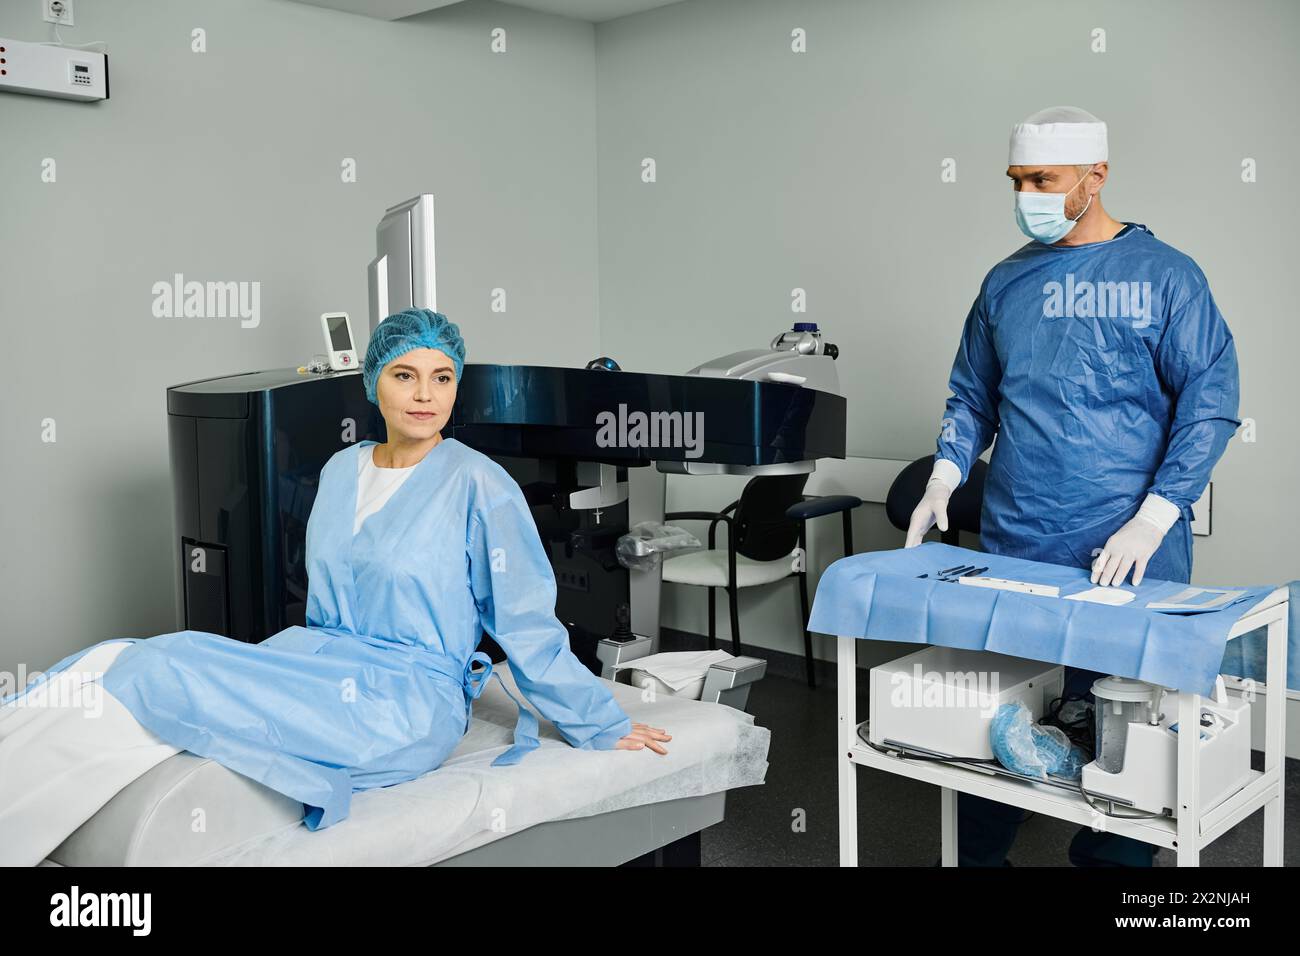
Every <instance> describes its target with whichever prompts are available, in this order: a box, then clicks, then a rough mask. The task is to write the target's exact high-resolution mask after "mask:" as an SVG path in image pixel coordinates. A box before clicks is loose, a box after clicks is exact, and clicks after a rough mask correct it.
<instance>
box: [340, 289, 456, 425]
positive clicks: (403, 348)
mask: <svg viewBox="0 0 1300 956" xmlns="http://www.w3.org/2000/svg"><path fill="white" fill-rule="evenodd" d="M412 349H437V350H438V351H439V352H441V353H443V354H444V355H446V356H447V358H449V359H451V362H452V365H453V366H454V367H455V369H456V381H457V382H459V381H460V373H461V369H463V368H464V367H465V342H464V340H463V339H462V338H461V337H460V329H458V328H456V323H454V322H449V321H448V320H447V317H446V316H445V315H443V314H442V313H441V312H431V311H429V310H428V309H407V310H406V311H405V312H395V313H394V314H392V315H390V316H389V317H388V318H386V319H384V321H382V322H380V323H379V324H378V325H377V326H375V331H374V332H373V333H372V334H371V336H370V344H369V345H367V346H366V361H365V365H364V366H363V367H362V370H361V380H362V381H363V382H365V385H366V398H368V399H370V401H371V402H373V403H374V404H376V405H378V404H379V396H378V395H377V394H376V392H375V388H376V386H377V384H378V382H379V373H380V372H382V371H383V370H384V366H386V365H387V364H388V363H389V362H391V361H393V360H394V359H396V358H400V357H401V356H403V355H405V354H406V353H407V352H409V351H411V350H412Z"/></svg>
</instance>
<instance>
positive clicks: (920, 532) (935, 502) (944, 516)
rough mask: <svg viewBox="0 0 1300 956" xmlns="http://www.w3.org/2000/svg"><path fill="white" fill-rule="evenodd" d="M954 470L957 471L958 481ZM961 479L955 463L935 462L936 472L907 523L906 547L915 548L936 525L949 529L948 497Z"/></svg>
mask: <svg viewBox="0 0 1300 956" xmlns="http://www.w3.org/2000/svg"><path fill="white" fill-rule="evenodd" d="M952 472H956V481H954V480H953V476H952ZM960 481H961V471H960V470H959V469H958V468H957V466H956V465H955V464H953V463H952V462H950V461H945V460H944V459H942V458H941V459H939V460H938V461H936V462H935V463H934V472H933V473H932V474H931V476H930V480H929V482H927V483H926V486H925V494H924V495H922V496H921V500H920V502H919V503H918V504H917V506H916V508H915V509H913V511H912V520H911V521H910V522H908V525H907V542H906V543H905V544H904V545H903V547H905V548H915V547H916V546H917V545H918V544H920V543H921V539H922V538H924V537H925V533H926V532H927V531H929V530H930V529H931V528H933V527H934V526H935V525H938V526H939V530H940V531H947V530H948V499H949V498H951V497H952V492H953V489H954V488H956V487H957V483H958V482H960Z"/></svg>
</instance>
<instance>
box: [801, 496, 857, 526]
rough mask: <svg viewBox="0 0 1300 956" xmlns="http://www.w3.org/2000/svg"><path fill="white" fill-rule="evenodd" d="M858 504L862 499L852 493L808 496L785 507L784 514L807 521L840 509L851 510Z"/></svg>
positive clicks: (835, 512) (834, 512)
mask: <svg viewBox="0 0 1300 956" xmlns="http://www.w3.org/2000/svg"><path fill="white" fill-rule="evenodd" d="M860 504H862V499H861V498H858V497H855V496H853V495H824V496H821V497H808V498H805V499H804V500H803V501H800V502H796V503H795V504H792V505H791V506H790V507H789V508H786V509H785V516H786V517H787V518H790V519H792V520H794V521H807V520H808V519H809V518H820V517H822V516H823V515H833V514H837V513H839V512H841V511H852V510H853V509H854V508H856V507H857V506H858V505H860Z"/></svg>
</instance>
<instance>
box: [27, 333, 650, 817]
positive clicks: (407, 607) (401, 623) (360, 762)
mask: <svg viewBox="0 0 1300 956" xmlns="http://www.w3.org/2000/svg"><path fill="white" fill-rule="evenodd" d="M464 354H465V353H464V344H463V342H462V340H461V337H460V334H459V331H458V329H457V328H456V326H455V325H454V324H452V323H450V322H448V321H447V319H446V318H445V317H444V316H442V315H440V314H438V313H435V312H430V311H428V310H426V309H417V310H408V311H407V312H402V313H398V314H396V315H392V316H389V317H388V318H387V319H385V320H384V321H383V322H382V323H380V324H379V326H378V327H377V328H376V329H375V332H374V333H373V335H372V336H371V341H370V343H369V347H368V349H367V353H366V360H365V368H364V381H365V387H366V394H367V397H368V398H369V399H370V400H371V401H372V402H375V404H377V405H378V406H379V408H380V411H381V412H382V413H383V416H384V420H385V424H386V427H387V441H386V442H385V443H384V444H382V445H379V444H376V443H375V442H372V441H363V442H360V443H357V444H354V445H349V446H347V447H345V448H343V449H342V450H340V451H339V452H337V453H336V454H335V455H334V456H333V457H332V458H331V459H330V460H329V461H328V462H327V463H326V465H325V467H324V469H323V470H322V471H321V476H320V484H319V486H318V490H317V494H316V498H315V501H314V503H313V505H312V510H311V517H310V519H309V521H308V524H307V569H308V582H309V584H308V596H307V626H306V627H290V628H287V629H286V630H284V631H281V632H280V633H278V634H275V635H273V636H272V637H270V638H268V639H267V640H265V641H263V642H262V643H261V644H244V643H241V642H239V641H235V640H231V639H229V638H225V637H220V636H218V635H216V634H208V633H204V632H199V631H182V632H179V633H175V634H165V635H162V636H159V637H154V638H150V639H147V640H140V641H135V642H132V643H131V646H129V647H127V648H126V649H125V650H123V651H122V652H121V653H120V655H119V656H118V657H117V659H116V660H115V661H114V662H113V664H112V665H111V666H110V667H109V669H108V670H107V671H106V672H105V673H104V675H103V687H104V690H105V691H107V692H108V693H109V694H111V695H112V696H113V697H114V698H116V699H117V700H118V701H120V702H121V703H122V704H124V705H125V706H126V708H127V709H128V710H130V712H131V714H132V715H133V716H134V717H135V719H136V720H137V721H138V722H139V723H140V724H141V725H143V727H145V728H147V729H148V730H149V731H151V732H152V733H153V734H156V735H157V737H159V738H161V739H162V740H163V741H165V742H166V743H168V744H171V745H172V746H174V747H177V748H180V749H184V750H189V751H191V752H193V753H196V754H198V755H200V756H204V757H210V758H212V759H214V760H216V761H217V762H218V763H221V764H222V765H224V766H226V767H229V768H230V769H232V770H235V771H237V772H239V773H241V774H243V775H245V776H247V777H251V778H252V779H254V780H257V781H260V782H261V783H263V784H265V785H266V786H268V787H270V788H271V789H273V790H277V791H279V792H280V793H284V794H286V795H288V796H290V797H293V798H295V799H298V800H300V801H302V803H303V804H304V805H305V807H306V813H305V816H304V822H305V823H306V824H307V826H308V827H310V828H311V829H319V828H323V827H328V826H331V825H332V824H334V823H337V822H339V821H340V820H342V819H344V818H345V817H346V816H347V815H348V810H349V805H350V798H351V793H352V791H353V790H365V789H370V788H373V787H382V786H387V785H390V784H396V783H400V782H402V781H405V780H410V779H413V778H415V777H418V776H420V775H421V774H424V773H427V772H429V771H430V770H434V769H436V768H437V767H438V766H439V765H440V764H441V763H442V762H443V761H444V760H446V758H447V757H448V755H449V754H450V753H451V752H452V750H454V749H455V747H456V745H457V744H458V743H459V742H460V740H461V738H462V737H463V736H464V734H465V732H466V730H467V728H468V725H469V715H470V703H471V701H472V700H473V699H475V698H477V696H478V695H479V694H480V693H481V692H482V690H483V687H484V685H486V683H487V680H488V678H489V676H490V675H491V661H490V659H489V658H488V657H487V655H485V654H483V653H482V652H477V651H476V650H475V648H476V647H477V645H478V643H479V640H480V638H481V636H482V634H483V632H484V631H486V632H487V633H489V634H491V635H492V637H493V638H495V640H496V641H497V643H498V644H499V645H500V646H501V648H502V649H503V650H504V651H505V653H506V655H507V658H508V660H509V665H510V669H511V671H512V673H513V674H514V677H515V682H516V684H517V685H518V687H519V689H520V690H521V691H522V692H523V694H524V695H525V696H526V697H527V699H528V700H529V702H530V703H532V704H533V706H534V707H536V709H537V710H538V711H539V712H540V713H541V714H542V716H544V717H545V718H547V719H548V720H550V721H552V722H553V723H554V724H555V726H556V728H557V729H558V730H559V732H560V734H561V736H562V737H563V738H564V739H565V740H566V741H567V742H568V743H569V744H570V745H572V746H574V747H578V748H583V749H598V750H610V749H621V750H640V749H650V750H654V751H656V752H658V753H661V754H662V753H665V752H666V751H665V750H664V748H663V746H662V743H661V742H662V741H666V740H668V739H670V738H669V737H668V735H667V734H666V733H664V732H663V731H662V730H661V729H657V728H650V727H647V726H645V725H643V724H636V725H633V724H632V723H631V721H630V720H629V719H628V717H627V715H626V714H625V713H624V712H623V710H622V709H621V708H620V707H619V706H618V704H617V703H616V702H615V700H614V698H613V696H612V695H611V693H610V691H609V689H608V688H607V687H606V686H605V685H604V683H602V681H601V680H600V679H599V678H597V677H596V676H595V675H594V674H592V673H591V672H590V671H589V670H587V669H586V668H585V667H584V666H583V665H582V664H581V663H580V662H579V661H578V659H577V658H576V657H575V656H574V655H573V653H572V652H571V651H570V649H569V646H568V634H567V632H566V630H565V628H564V625H562V624H561V623H560V622H559V621H558V620H557V619H556V617H555V578H554V575H553V573H552V571H551V567H550V564H549V562H548V561H547V558H546V554H545V552H544V550H543V548H542V544H541V541H540V539H539V538H538V534H537V529H536V526H535V525H534V523H533V519H532V516H531V514H530V512H529V509H528V505H527V503H526V502H525V500H524V497H523V493H522V492H521V491H520V489H519V486H518V485H517V484H516V483H515V482H514V480H513V479H511V478H510V476H509V475H508V474H507V473H506V471H505V470H504V469H503V468H501V467H500V466H499V465H498V464H496V462H494V461H492V460H491V459H490V458H487V457H486V456H484V455H482V454H480V453H479V452H476V451H474V450H472V449H470V448H468V447H466V446H465V445H463V444H461V443H460V442H458V441H456V440H455V439H451V438H447V439H444V438H442V437H441V431H442V429H443V427H444V426H445V425H446V423H447V420H448V418H449V417H450V415H451V410H452V404H453V402H454V400H455V397H456V384H457V382H458V380H459V378H460V374H461V370H462V368H463V365H464ZM372 449H373V450H372ZM361 455H366V456H373V461H372V462H369V464H373V465H374V466H376V467H378V468H379V469H381V470H383V469H408V470H409V473H408V474H407V475H406V476H405V477H404V478H403V479H402V481H401V484H400V485H399V486H398V487H397V488H396V490H395V491H394V492H392V494H391V496H390V497H388V498H387V500H386V501H385V502H384V503H383V504H382V505H381V506H380V507H379V509H378V510H377V511H375V512H374V513H371V514H368V515H367V516H366V517H365V518H364V521H363V522H362V523H361V525H360V528H359V529H357V528H355V526H354V520H355V519H356V518H358V517H359V516H360V515H359V513H358V471H359V466H360V465H362V464H366V463H364V462H362V461H361V460H360V458H359V456H361ZM84 653H85V652H81V653H79V654H77V655H73V656H71V657H69V658H67V659H65V660H64V661H61V662H60V663H59V664H57V665H55V667H53V668H51V670H50V672H49V673H51V674H53V673H57V672H58V671H60V670H62V669H63V668H65V667H67V666H68V665H69V664H70V663H71V662H73V661H75V660H76V658H78V657H80V656H81V654H84ZM498 679H499V677H498ZM536 730H537V719H536V717H534V716H533V715H532V713H531V712H529V711H527V710H526V709H525V708H523V707H522V706H521V707H520V708H519V723H518V726H517V727H516V730H515V739H514V746H513V747H511V748H509V749H508V750H507V751H506V752H505V753H503V754H501V755H500V756H499V757H498V758H497V759H496V760H495V761H494V764H497V765H509V764H512V763H516V762H517V761H518V760H520V759H521V758H522V757H523V756H524V755H525V754H526V753H527V752H528V751H529V750H531V749H533V748H535V747H536V746H538V740H537V737H536Z"/></svg>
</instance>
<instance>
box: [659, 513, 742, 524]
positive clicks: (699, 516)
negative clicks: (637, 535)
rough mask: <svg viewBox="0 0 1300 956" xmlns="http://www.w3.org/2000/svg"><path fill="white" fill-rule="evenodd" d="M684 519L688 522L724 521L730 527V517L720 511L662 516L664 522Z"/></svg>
mask: <svg viewBox="0 0 1300 956" xmlns="http://www.w3.org/2000/svg"><path fill="white" fill-rule="evenodd" d="M682 518H686V519H687V520H689V521H725V522H727V525H728V526H730V525H731V516H730V515H728V514H724V513H723V512H721V511H670V512H668V513H667V514H666V515H664V520H665V521H680V520H681V519H682Z"/></svg>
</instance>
